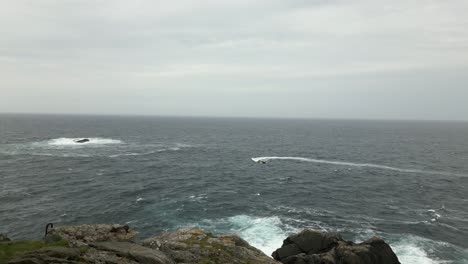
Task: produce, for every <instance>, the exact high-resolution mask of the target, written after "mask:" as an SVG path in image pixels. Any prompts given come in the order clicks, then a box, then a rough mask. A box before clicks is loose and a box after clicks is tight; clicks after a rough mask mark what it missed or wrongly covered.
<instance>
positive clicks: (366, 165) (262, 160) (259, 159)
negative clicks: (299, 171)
mask: <svg viewBox="0 0 468 264" xmlns="http://www.w3.org/2000/svg"><path fill="white" fill-rule="evenodd" d="M252 160H253V161H254V162H257V163H267V162H268V161H270V160H295V161H303V162H312V163H321V164H330V165H338V166H348V167H361V168H374V169H382V170H391V171H398V172H405V173H420V174H433V175H447V176H462V177H465V176H468V175H467V174H462V173H453V172H443V171H431V170H418V169H404V168H397V167H391V166H386V165H379V164H372V163H354V162H348V161H335V160H322V159H310V158H303V157H277V156H272V157H256V158H252Z"/></svg>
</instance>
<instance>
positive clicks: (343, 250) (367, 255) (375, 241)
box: [272, 230, 400, 264]
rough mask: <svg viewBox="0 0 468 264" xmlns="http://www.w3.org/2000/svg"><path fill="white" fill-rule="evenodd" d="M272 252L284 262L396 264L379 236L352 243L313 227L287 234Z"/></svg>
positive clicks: (297, 263) (304, 263) (277, 258)
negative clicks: (278, 246)
mask: <svg viewBox="0 0 468 264" xmlns="http://www.w3.org/2000/svg"><path fill="white" fill-rule="evenodd" d="M272 256H273V258H274V259H276V260H279V261H281V262H282V263H285V264H319V263H320V264H375V263H379V264H400V262H399V261H398V258H397V256H396V255H395V253H394V252H393V251H392V249H391V248H390V246H389V245H388V244H387V243H385V241H384V240H382V239H381V238H378V237H373V238H371V239H369V240H367V241H364V242H362V243H358V244H355V243H353V242H351V241H345V240H344V239H342V238H341V236H340V235H339V234H336V233H322V232H318V231H313V230H304V231H302V232H300V233H299V234H296V235H292V236H289V237H288V238H286V239H285V240H284V241H283V246H282V247H281V248H279V249H277V250H276V251H275V252H273V254H272Z"/></svg>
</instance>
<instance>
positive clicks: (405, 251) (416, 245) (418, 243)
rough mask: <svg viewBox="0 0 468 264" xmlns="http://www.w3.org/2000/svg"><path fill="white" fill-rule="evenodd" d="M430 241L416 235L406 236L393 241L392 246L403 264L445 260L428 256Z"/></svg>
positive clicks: (435, 263) (434, 262) (440, 263)
mask: <svg viewBox="0 0 468 264" xmlns="http://www.w3.org/2000/svg"><path fill="white" fill-rule="evenodd" d="M428 243H429V241H428V240H426V239H423V238H420V237H416V236H406V237H404V238H401V239H400V240H399V241H397V242H396V243H391V245H390V246H391V247H392V249H393V251H394V252H395V254H396V255H397V256H398V259H399V260H400V262H401V264H414V263H418V264H442V263H447V262H446V261H443V260H437V259H433V258H431V257H429V256H428V253H429V252H428V251H426V250H427V248H430V247H429V245H428Z"/></svg>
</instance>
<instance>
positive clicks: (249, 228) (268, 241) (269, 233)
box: [227, 215, 297, 256]
mask: <svg viewBox="0 0 468 264" xmlns="http://www.w3.org/2000/svg"><path fill="white" fill-rule="evenodd" d="M227 220H228V222H229V223H230V225H231V230H230V231H232V232H235V233H237V234H238V235H239V236H240V237H242V238H243V239H245V240H246V241H247V242H249V244H250V245H252V246H254V247H256V248H258V249H260V250H261V251H263V253H265V254H266V255H268V256H271V253H273V251H275V250H276V249H278V248H280V247H281V245H282V244H283V240H284V239H285V238H286V237H287V236H288V235H290V234H291V233H294V232H296V231H297V230H295V229H294V228H292V227H290V226H286V225H284V224H283V223H282V222H281V219H280V218H279V217H277V216H272V217H252V216H248V215H236V216H233V217H229V218H227Z"/></svg>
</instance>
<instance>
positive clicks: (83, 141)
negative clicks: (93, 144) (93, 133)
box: [75, 138, 90, 143]
mask: <svg viewBox="0 0 468 264" xmlns="http://www.w3.org/2000/svg"><path fill="white" fill-rule="evenodd" d="M89 141H90V140H89V139H88V138H83V139H77V140H75V142H76V143H86V142H89Z"/></svg>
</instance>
